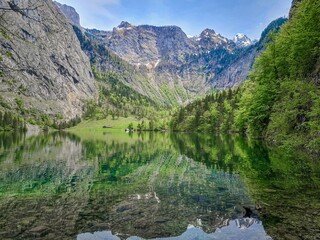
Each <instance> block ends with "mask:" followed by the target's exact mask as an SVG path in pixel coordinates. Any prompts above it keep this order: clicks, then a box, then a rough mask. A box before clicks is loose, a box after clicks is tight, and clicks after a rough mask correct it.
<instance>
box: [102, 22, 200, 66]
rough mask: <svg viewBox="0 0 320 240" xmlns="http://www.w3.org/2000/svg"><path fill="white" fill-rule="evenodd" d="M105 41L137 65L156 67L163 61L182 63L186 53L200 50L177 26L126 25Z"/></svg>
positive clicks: (122, 24)
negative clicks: (153, 65) (154, 65)
mask: <svg viewBox="0 0 320 240" xmlns="http://www.w3.org/2000/svg"><path fill="white" fill-rule="evenodd" d="M97 36H98V35H97ZM102 40H103V42H104V44H105V46H107V47H108V48H109V49H110V50H111V51H113V52H114V53H116V54H117V55H118V56H120V57H121V58H122V59H124V60H126V61H128V62H129V63H131V64H134V65H147V64H155V63H157V62H158V61H161V60H166V61H167V62H172V63H181V61H183V55H184V53H188V52H195V51H196V48H195V46H194V45H193V43H192V42H191V41H190V40H189V38H188V37H187V35H186V34H185V33H184V32H183V31H182V30H181V28H179V27H176V26H166V27H155V26H149V25H141V26H134V25H131V24H130V23H127V22H122V23H121V24H120V25H119V26H118V27H116V28H114V29H113V31H112V34H109V37H108V38H105V39H102ZM158 63H159V62H158Z"/></svg>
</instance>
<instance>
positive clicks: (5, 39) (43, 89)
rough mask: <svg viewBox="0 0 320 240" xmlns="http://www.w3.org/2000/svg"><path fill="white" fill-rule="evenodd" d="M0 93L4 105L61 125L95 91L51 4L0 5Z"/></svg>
mask: <svg viewBox="0 0 320 240" xmlns="http://www.w3.org/2000/svg"><path fill="white" fill-rule="evenodd" d="M0 8H1V10H0V11H1V14H0V18H1V19H0V57H1V58H0V71H1V74H0V92H1V96H2V97H3V99H5V101H7V103H6V104H8V105H9V106H11V108H16V107H18V106H16V103H15V102H16V101H15V99H17V98H19V99H21V100H22V102H23V104H24V107H25V108H27V109H33V110H36V111H40V112H41V113H45V114H49V115H56V114H61V115H63V116H64V117H65V118H66V119H71V118H74V117H75V116H77V115H82V112H83V104H84V101H86V100H89V99H92V98H94V96H95V94H96V92H97V90H96V86H95V83H94V78H93V74H92V72H91V66H90V62H89V59H88V57H87V56H86V55H85V54H84V53H83V52H82V50H81V47H80V44H79V40H78V39H77V37H76V35H75V33H74V31H73V29H72V26H71V25H70V24H69V23H68V22H67V20H66V18H65V17H64V16H63V15H62V13H61V12H60V11H59V9H58V7H57V6H56V5H55V4H54V3H53V2H52V1H51V0H40V1H39V0H25V1H18V0H13V1H9V0H0Z"/></svg>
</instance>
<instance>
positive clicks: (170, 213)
mask: <svg viewBox="0 0 320 240" xmlns="http://www.w3.org/2000/svg"><path fill="white" fill-rule="evenodd" d="M88 135H89V134H88ZM319 199H320V161H319V159H317V157H314V156H313V157H312V156H308V155H306V154H305V153H303V152H300V153H297V152H294V153H292V152H290V151H289V150H288V149H281V148H272V149H270V148H268V147H266V146H265V145H264V144H263V143H261V142H257V141H247V140H245V139H244V138H242V137H240V136H228V135H221V136H210V135H196V134H193V135H192V134H183V133H152V132H147V133H133V134H126V133H114V132H108V131H106V132H98V133H96V134H92V133H91V134H90V135H89V136H87V135H86V134H81V135H75V134H71V133H59V132H55V133H50V134H41V135H36V136H26V135H24V134H18V133H16V134H13V133H3V134H1V135H0V239H77V240H100V239H101V240H102V239H130V240H138V239H175V240H179V239H181V240H182V239H190V240H191V239H259V240H260V239H268V240H270V239H290V240H291V239H320V201H319Z"/></svg>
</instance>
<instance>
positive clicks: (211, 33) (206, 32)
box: [200, 28, 217, 37]
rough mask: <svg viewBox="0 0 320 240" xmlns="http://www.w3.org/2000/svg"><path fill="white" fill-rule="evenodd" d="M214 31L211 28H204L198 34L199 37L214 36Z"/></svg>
mask: <svg viewBox="0 0 320 240" xmlns="http://www.w3.org/2000/svg"><path fill="white" fill-rule="evenodd" d="M216 35H217V34H216V32H215V31H214V30H213V29H209V28H206V29H205V30H203V31H202V33H201V34H200V36H201V37H210V36H216Z"/></svg>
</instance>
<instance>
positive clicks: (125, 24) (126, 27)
mask: <svg viewBox="0 0 320 240" xmlns="http://www.w3.org/2000/svg"><path fill="white" fill-rule="evenodd" d="M133 27H134V25H132V24H131V23H129V22H126V21H122V22H121V23H120V25H119V26H118V28H120V29H123V28H124V29H128V28H129V29H130V28H133Z"/></svg>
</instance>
